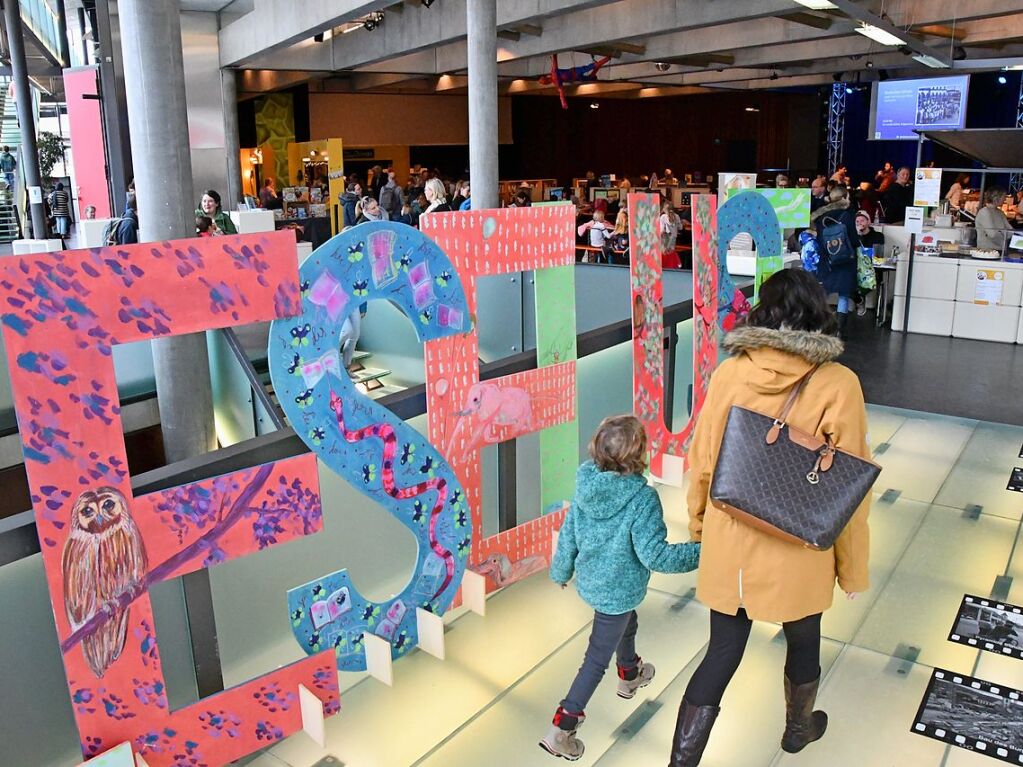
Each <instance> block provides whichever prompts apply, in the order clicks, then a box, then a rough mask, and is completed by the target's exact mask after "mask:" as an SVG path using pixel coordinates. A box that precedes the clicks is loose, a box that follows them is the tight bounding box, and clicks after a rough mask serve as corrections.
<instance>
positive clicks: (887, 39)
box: [856, 24, 906, 46]
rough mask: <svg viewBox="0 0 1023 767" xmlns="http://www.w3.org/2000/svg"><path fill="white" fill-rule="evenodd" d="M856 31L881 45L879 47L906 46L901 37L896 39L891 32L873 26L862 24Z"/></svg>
mask: <svg viewBox="0 0 1023 767" xmlns="http://www.w3.org/2000/svg"><path fill="white" fill-rule="evenodd" d="M856 31H857V32H859V33H860V34H861V35H863V36H864V37H869V38H870V39H871V40H873V41H874V42H875V43H881V45H894V46H899V45H905V44H906V41H905V40H903V39H902V38H901V37H896V36H895V35H893V34H892V33H891V32H888V31H886V30H884V29H881V28H880V27H875V26H874V25H873V24H864V25H862V26H859V27H856Z"/></svg>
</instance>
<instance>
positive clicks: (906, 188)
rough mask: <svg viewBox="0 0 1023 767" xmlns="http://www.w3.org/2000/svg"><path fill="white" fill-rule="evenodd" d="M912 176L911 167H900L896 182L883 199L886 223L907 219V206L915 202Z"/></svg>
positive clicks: (900, 221) (895, 222)
mask: <svg viewBox="0 0 1023 767" xmlns="http://www.w3.org/2000/svg"><path fill="white" fill-rule="evenodd" d="M912 176H913V171H911V170H910V169H909V168H905V167H903V168H899V172H898V173H897V174H896V175H895V183H894V184H892V185H891V186H890V187H888V191H887V192H886V193H885V195H884V197H883V198H882V199H881V209H882V210H883V211H884V220H885V223H886V224H901V223H903V222H904V221H905V220H906V208H907V207H908V206H910V205H912V204H913V187H912V185H911V184H910V179H911V178H912Z"/></svg>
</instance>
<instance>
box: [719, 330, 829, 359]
mask: <svg viewBox="0 0 1023 767" xmlns="http://www.w3.org/2000/svg"><path fill="white" fill-rule="evenodd" d="M724 347H725V349H727V350H728V351H729V352H731V353H732V354H739V353H740V352H749V351H753V350H755V349H775V350H776V351H780V352H785V353H787V354H794V355H795V356H797V357H801V358H803V359H804V360H806V361H807V362H809V363H810V364H811V365H823V364H824V363H825V362H831V361H833V360H835V359H837V358H838V357H840V356H841V354H842V351H843V350H844V348H845V347H844V345H843V344H842V341H841V340H840V339H838V338H837V337H835V336H829V335H825V334H824V333H810V332H808V331H805V330H788V329H782V330H774V329H772V328H761V327H750V326H742V327H738V328H736V329H735V330H733V331H732V332H730V333H729V334H728V335H726V336H725V340H724Z"/></svg>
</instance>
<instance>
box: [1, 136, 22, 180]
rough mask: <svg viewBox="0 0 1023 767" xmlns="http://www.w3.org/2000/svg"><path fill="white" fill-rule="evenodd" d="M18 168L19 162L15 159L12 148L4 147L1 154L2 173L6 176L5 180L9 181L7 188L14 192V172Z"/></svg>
mask: <svg viewBox="0 0 1023 767" xmlns="http://www.w3.org/2000/svg"><path fill="white" fill-rule="evenodd" d="M17 167H18V161H17V160H15V159H14V155H13V154H11V148H10V147H9V146H5V147H4V151H3V152H2V153H0V172H2V173H3V174H4V179H6V181H7V188H8V189H10V190H11V191H14V170H15V169H16V168H17Z"/></svg>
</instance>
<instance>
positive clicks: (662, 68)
mask: <svg viewBox="0 0 1023 767" xmlns="http://www.w3.org/2000/svg"><path fill="white" fill-rule="evenodd" d="M654 69H656V70H657V71H658V72H667V71H668V70H669V69H671V64H669V63H668V62H666V61H658V62H655V63H654Z"/></svg>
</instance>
